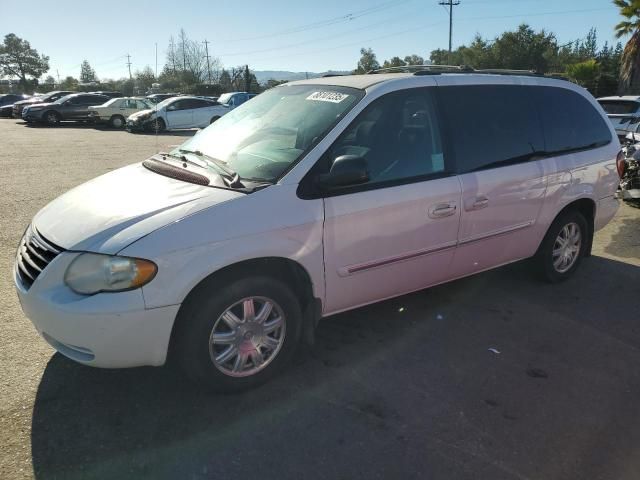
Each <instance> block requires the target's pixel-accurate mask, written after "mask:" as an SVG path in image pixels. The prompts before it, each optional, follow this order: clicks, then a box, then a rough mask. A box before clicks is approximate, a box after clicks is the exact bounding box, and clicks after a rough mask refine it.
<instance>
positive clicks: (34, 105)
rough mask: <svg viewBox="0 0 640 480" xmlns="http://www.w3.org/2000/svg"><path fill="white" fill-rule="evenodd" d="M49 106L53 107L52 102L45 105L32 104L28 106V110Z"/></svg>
mask: <svg viewBox="0 0 640 480" xmlns="http://www.w3.org/2000/svg"><path fill="white" fill-rule="evenodd" d="M51 105H53V102H47V103H32V104H31V105H28V107H29V108H33V107H50V106H51Z"/></svg>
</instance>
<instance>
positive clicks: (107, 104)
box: [101, 98, 122, 107]
mask: <svg viewBox="0 0 640 480" xmlns="http://www.w3.org/2000/svg"><path fill="white" fill-rule="evenodd" d="M118 100H122V99H121V98H112V99H111V100H107V101H106V102H105V103H103V104H102V105H101V106H102V107H110V106H111V105H113V104H114V103H116V102H117V101H118Z"/></svg>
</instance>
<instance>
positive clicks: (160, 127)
mask: <svg viewBox="0 0 640 480" xmlns="http://www.w3.org/2000/svg"><path fill="white" fill-rule="evenodd" d="M166 129H167V125H166V124H165V123H164V120H163V119H161V118H156V119H155V120H154V121H153V122H151V131H152V132H155V133H162V132H164V131H165V130H166Z"/></svg>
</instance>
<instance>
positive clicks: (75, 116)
mask: <svg viewBox="0 0 640 480" xmlns="http://www.w3.org/2000/svg"><path fill="white" fill-rule="evenodd" d="M108 100H110V98H109V97H107V96H106V95H96V94H94V93H74V94H72V95H67V96H66V97H62V98H60V99H58V100H56V101H55V102H53V103H35V104H33V105H29V106H27V107H25V108H24V109H23V110H22V119H23V120H24V121H26V122H44V123H47V124H49V125H57V124H59V123H60V122H62V121H67V120H71V121H88V120H89V110H90V107H93V106H94V105H102V104H103V103H105V102H106V101H108Z"/></svg>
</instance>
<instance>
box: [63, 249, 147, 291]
mask: <svg viewBox="0 0 640 480" xmlns="http://www.w3.org/2000/svg"><path fill="white" fill-rule="evenodd" d="M157 271H158V267H157V266H156V264H155V263H153V262H150V261H149V260H143V259H141V258H129V257H117V256H113V255H101V254H97V253H83V254H81V255H79V256H78V257H77V258H76V259H75V260H74V261H73V262H71V265H69V267H68V268H67V271H66V272H65V274H64V281H65V283H66V284H67V285H68V286H69V288H71V289H72V290H73V291H74V292H76V293H80V294H83V295H91V294H94V293H98V292H121V291H123V290H132V289H134V288H139V287H142V286H143V285H145V284H147V283H149V282H150V281H151V280H153V277H155V275H156V272H157Z"/></svg>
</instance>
